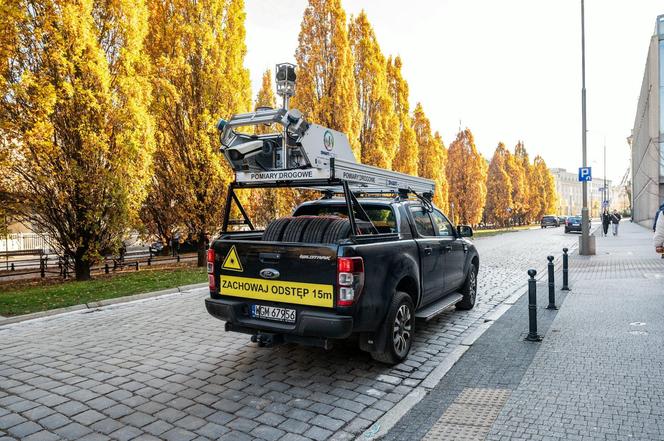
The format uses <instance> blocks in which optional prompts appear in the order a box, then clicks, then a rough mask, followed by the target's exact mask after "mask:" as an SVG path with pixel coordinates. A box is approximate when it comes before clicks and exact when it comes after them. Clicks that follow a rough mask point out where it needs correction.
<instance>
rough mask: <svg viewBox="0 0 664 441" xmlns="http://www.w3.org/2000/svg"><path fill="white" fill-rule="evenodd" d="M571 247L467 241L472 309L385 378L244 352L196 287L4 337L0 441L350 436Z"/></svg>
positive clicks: (302, 352)
mask: <svg viewBox="0 0 664 441" xmlns="http://www.w3.org/2000/svg"><path fill="white" fill-rule="evenodd" d="M577 237H578V236H576V235H565V234H564V233H563V230H562V228H555V229H554V228H551V229H546V230H540V229H534V230H527V231H520V232H514V233H507V234H502V235H498V236H492V237H486V238H481V239H477V240H476V245H477V248H478V250H479V252H480V274H479V286H478V304H477V305H476V307H475V309H473V310H472V311H467V312H457V311H455V310H450V311H448V312H446V313H444V314H442V315H441V316H439V317H438V318H437V319H435V320H432V321H431V322H429V323H427V324H425V325H421V326H419V328H418V329H417V336H416V341H415V344H414V347H413V349H412V352H411V355H410V357H409V359H408V360H407V361H406V362H404V363H402V364H400V365H397V366H394V367H387V366H385V365H381V364H379V363H377V362H374V361H373V360H372V359H371V358H370V357H369V355H368V354H366V353H363V352H361V351H359V350H357V349H355V348H354V347H353V346H352V345H345V346H343V345H342V346H338V347H336V348H334V349H333V350H330V351H324V350H322V349H312V348H305V347H299V346H294V345H285V346H282V347H279V348H273V349H265V348H258V347H256V345H255V344H252V343H250V342H249V338H248V336H245V335H241V334H234V333H225V332H224V330H223V323H222V322H220V321H218V320H216V319H214V318H212V317H210V316H208V314H207V313H206V311H205V307H204V305H203V299H204V297H205V295H206V293H205V291H204V290H197V291H192V292H189V293H185V294H178V295H173V296H169V297H162V298H159V299H153V300H147V301H141V302H135V303H131V304H126V305H119V306H115V307H108V308H104V309H102V310H97V311H85V312H76V313H71V314H66V315H62V316H56V317H52V318H48V319H42V320H36V321H31V322H24V323H19V324H15V325H8V326H5V327H3V328H0V342H2V344H1V345H0V440H5V439H27V440H33V439H34V440H51V439H53V440H55V439H60V438H63V439H99V440H103V439H118V440H129V439H167V440H170V439H173V440H191V439H201V440H202V439H229V440H235V441H242V440H251V439H264V440H285V441H288V440H306V439H314V440H323V439H335V440H344V439H353V438H355V437H356V436H357V435H358V434H360V433H362V432H364V431H365V430H366V429H367V428H369V427H370V426H372V425H373V424H374V422H376V421H377V420H378V419H380V418H381V417H382V416H383V415H384V414H385V413H386V412H389V411H390V410H392V409H394V408H395V407H396V406H398V405H399V403H400V402H401V403H402V404H401V405H402V406H403V404H404V401H402V400H404V399H405V398H406V397H407V396H409V394H411V395H410V397H412V393H413V391H415V390H416V389H418V390H419V389H422V384H423V380H425V379H426V378H427V377H429V379H430V380H431V378H432V377H431V376H432V375H433V374H432V371H434V369H435V368H436V367H437V366H438V365H439V364H440V362H441V360H443V359H444V358H445V357H446V356H447V355H448V354H450V353H451V352H452V351H454V350H455V349H456V348H458V347H459V345H460V343H461V342H462V340H463V339H464V338H466V337H467V336H468V335H470V334H472V333H473V332H474V331H476V330H477V329H479V328H480V327H486V326H487V325H486V324H485V322H487V321H492V320H493V318H492V317H494V316H495V315H496V312H497V311H501V310H504V309H505V307H504V305H503V303H504V302H505V300H506V299H508V298H509V297H510V296H511V295H512V294H513V293H514V292H515V291H516V290H518V289H519V288H520V287H522V285H523V284H524V283H525V282H526V270H527V269H528V268H531V267H534V268H538V269H540V268H544V267H545V264H546V256H547V255H548V254H554V255H560V254H561V249H562V248H563V247H564V246H567V247H570V246H571V245H573V244H576V243H577V241H578V239H577ZM406 401H408V400H406ZM372 427H373V426H372Z"/></svg>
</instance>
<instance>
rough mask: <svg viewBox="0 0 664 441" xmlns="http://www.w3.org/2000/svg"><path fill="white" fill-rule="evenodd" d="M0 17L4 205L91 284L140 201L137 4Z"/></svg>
mask: <svg viewBox="0 0 664 441" xmlns="http://www.w3.org/2000/svg"><path fill="white" fill-rule="evenodd" d="M9 5H11V6H9ZM8 8H9V9H8ZM1 9H2V14H0V28H1V29H2V31H1V32H0V34H1V35H2V36H1V37H0V39H1V40H2V44H1V48H0V57H1V58H0V70H1V75H2V78H1V85H0V127H2V135H0V150H1V151H2V153H0V156H2V157H5V158H6V160H7V161H9V163H10V165H9V173H11V180H12V182H13V186H12V189H11V191H12V193H13V195H12V197H13V198H14V199H15V200H16V199H18V200H20V201H21V203H20V204H18V205H17V207H16V208H17V210H18V214H19V215H20V216H21V217H22V219H24V220H26V221H28V222H30V223H31V224H32V226H33V228H34V229H35V230H36V231H39V232H44V233H48V234H50V236H51V238H52V241H53V242H54V244H55V245H56V247H57V248H58V249H59V250H60V252H61V253H62V254H63V255H64V256H65V257H67V258H69V259H72V260H73V263H74V269H75V274H76V278H77V279H79V280H85V279H89V278H90V267H91V266H92V265H93V264H94V263H95V262H97V261H98V260H99V259H100V257H101V255H102V254H104V253H109V252H113V251H115V250H117V248H118V247H119V245H120V241H121V238H122V236H123V234H124V233H125V231H126V229H127V228H128V227H130V226H131V225H132V224H133V222H134V221H135V220H136V218H137V212H138V210H139V208H140V205H141V203H142V201H143V199H144V198H145V195H146V187H147V183H148V179H149V176H150V170H151V157H152V153H153V150H154V141H153V133H154V125H153V119H152V117H151V116H150V114H149V112H148V105H149V102H150V97H151V93H150V92H151V87H150V83H149V78H148V74H149V71H148V68H149V66H150V62H149V60H148V59H146V58H145V56H144V52H143V41H144V39H145V35H146V33H147V19H148V11H147V9H146V6H145V4H144V3H143V2H142V1H135V0H132V1H129V0H109V1H105V2H96V1H93V0H75V1H74V0H16V1H14V2H9V3H7V2H2V7H1Z"/></svg>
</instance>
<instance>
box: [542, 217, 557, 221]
mask: <svg viewBox="0 0 664 441" xmlns="http://www.w3.org/2000/svg"><path fill="white" fill-rule="evenodd" d="M542 219H544V220H556V218H555V217H553V216H544V217H543V218H542Z"/></svg>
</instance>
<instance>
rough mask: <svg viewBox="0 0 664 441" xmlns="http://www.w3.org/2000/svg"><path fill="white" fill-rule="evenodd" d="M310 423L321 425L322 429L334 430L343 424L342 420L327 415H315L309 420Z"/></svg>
mask: <svg viewBox="0 0 664 441" xmlns="http://www.w3.org/2000/svg"><path fill="white" fill-rule="evenodd" d="M310 423H311V424H313V425H316V426H319V427H322V428H324V429H327V430H330V431H332V432H334V431H335V430H337V429H339V428H341V427H342V426H343V425H344V422H343V421H341V420H337V419H334V418H330V417H329V416H327V415H316V416H315V417H314V418H313V419H312V420H311V421H310Z"/></svg>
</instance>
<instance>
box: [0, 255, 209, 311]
mask: <svg viewBox="0 0 664 441" xmlns="http://www.w3.org/2000/svg"><path fill="white" fill-rule="evenodd" d="M206 280H207V276H206V272H205V268H196V267H191V266H187V267H182V266H179V267H173V268H159V269H141V270H140V271H136V272H123V273H119V274H110V275H102V276H97V277H95V278H94V279H93V280H87V281H83V282H77V281H74V280H72V281H64V282H63V281H61V280H59V281H54V280H46V281H39V282H29V283H26V282H14V283H12V284H7V285H0V315H2V316H6V317H9V316H14V315H22V314H30V313H33V312H38V311H47V310H50V309H56V308H65V307H67V306H74V305H81V304H83V303H89V302H97V301H100V300H106V299H113V298H117V297H124V296H129V295H133V294H140V293H145V292H151V291H158V290H161V289H168V288H175V287H177V286H182V285H190V284H194V283H202V282H205V281H206ZM19 283H20V284H19Z"/></svg>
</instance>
